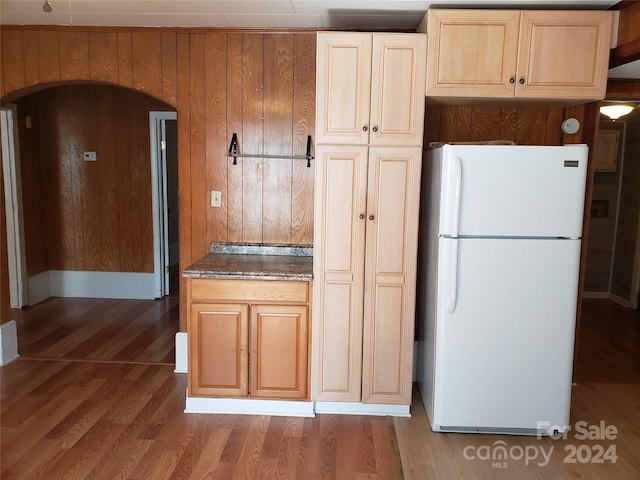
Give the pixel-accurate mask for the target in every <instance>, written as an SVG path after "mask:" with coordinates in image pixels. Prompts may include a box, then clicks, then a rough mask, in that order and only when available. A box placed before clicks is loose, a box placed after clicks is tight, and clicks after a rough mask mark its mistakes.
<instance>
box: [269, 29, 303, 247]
mask: <svg viewBox="0 0 640 480" xmlns="http://www.w3.org/2000/svg"><path fill="white" fill-rule="evenodd" d="M263 38H264V40H263V41H264V51H265V52H270V53H269V55H266V56H265V57H264V60H263V61H264V67H263V71H264V88H263V91H264V106H263V121H264V139H265V143H264V150H263V151H264V153H265V154H266V155H292V153H293V145H292V140H293V139H292V128H291V127H292V125H293V49H294V38H293V36H292V35H265V36H264V37H263ZM296 161H299V160H296ZM292 169H293V160H290V159H279V158H278V159H274V158H268V159H265V160H264V161H263V182H262V188H263V192H262V195H263V199H265V200H267V201H264V202H263V205H262V222H263V227H262V241H263V242H265V243H283V244H289V243H291V208H292V207H291V197H292V192H291V181H292Z"/></svg>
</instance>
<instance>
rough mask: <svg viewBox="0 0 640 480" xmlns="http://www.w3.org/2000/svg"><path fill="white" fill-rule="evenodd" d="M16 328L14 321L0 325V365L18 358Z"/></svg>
mask: <svg viewBox="0 0 640 480" xmlns="http://www.w3.org/2000/svg"><path fill="white" fill-rule="evenodd" d="M19 356H20V355H18V329H17V328H16V321H15V320H10V321H8V322H7V323H3V324H2V325H0V365H3V366H4V365H7V364H8V363H11V362H13V361H14V360H15V359H16V358H18V357H19Z"/></svg>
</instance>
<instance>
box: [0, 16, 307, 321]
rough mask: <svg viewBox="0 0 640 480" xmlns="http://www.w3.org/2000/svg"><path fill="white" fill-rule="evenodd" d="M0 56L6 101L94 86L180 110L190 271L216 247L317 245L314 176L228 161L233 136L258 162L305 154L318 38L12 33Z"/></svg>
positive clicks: (184, 245) (183, 230) (7, 29)
mask: <svg viewBox="0 0 640 480" xmlns="http://www.w3.org/2000/svg"><path fill="white" fill-rule="evenodd" d="M0 48H1V52H2V60H1V61H2V65H1V66H2V71H1V72H0V73H1V75H0V76H1V79H0V80H1V81H0V96H1V97H2V102H6V101H11V100H14V99H16V98H19V97H21V96H24V95H25V94H27V93H30V92H33V91H35V90H38V89H41V88H43V86H55V85H58V84H60V83H62V82H78V81H80V82H85V81H93V82H100V83H107V84H114V85H120V86H123V87H128V88H132V89H134V90H139V91H141V92H144V93H147V94H149V95H151V96H153V97H155V98H157V99H160V100H163V101H164V102H165V103H167V104H168V105H171V106H173V107H175V108H176V110H177V112H178V164H179V165H178V168H179V172H178V177H179V196H180V212H179V215H180V265H181V267H182V268H184V267H186V266H188V265H189V264H191V263H192V262H193V261H195V260H197V259H198V258H200V257H202V256H203V255H205V254H206V253H207V252H208V245H209V242H211V241H251V242H256V241H257V242H265V243H291V244H311V243H312V239H313V168H306V162H304V161H290V160H266V159H265V160H263V159H244V160H239V161H238V165H235V166H232V165H231V161H230V160H229V159H227V157H226V156H225V153H226V151H227V150H228V146H229V141H230V139H231V134H232V133H233V132H236V133H237V134H238V137H239V143H240V149H241V151H243V152H246V153H253V152H255V153H265V154H266V153H276V154H280V153H282V154H289V153H293V154H295V155H298V154H304V153H305V148H306V138H307V135H312V134H313V132H314V128H315V126H314V119H315V32H302V33H296V32H283V33H264V32H251V33H241V32H224V31H205V30H194V31H188V30H183V29H181V30H170V29H116V28H97V27H73V28H69V27H30V26H27V27H20V26H3V28H2V32H1V46H0ZM211 190H220V191H221V192H222V208H216V209H214V208H211V207H209V192H210V191H211ZM182 287H184V284H182ZM181 292H182V293H184V290H183V289H182V288H181ZM183 307H184V305H183ZM184 314H185V312H184V311H182V315H181V320H182V321H181V330H184V329H185V324H184V318H185V315H184Z"/></svg>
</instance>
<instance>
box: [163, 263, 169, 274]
mask: <svg viewBox="0 0 640 480" xmlns="http://www.w3.org/2000/svg"><path fill="white" fill-rule="evenodd" d="M164 274H165V275H169V267H168V266H167V265H165V267H164Z"/></svg>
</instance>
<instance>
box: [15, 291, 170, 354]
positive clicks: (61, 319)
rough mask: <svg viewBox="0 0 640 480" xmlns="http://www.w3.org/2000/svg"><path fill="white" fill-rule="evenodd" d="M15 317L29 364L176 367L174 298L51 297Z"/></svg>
mask: <svg viewBox="0 0 640 480" xmlns="http://www.w3.org/2000/svg"><path fill="white" fill-rule="evenodd" d="M12 314H13V318H14V319H15V320H16V324H17V328H18V349H19V352H20V356H21V357H22V358H24V359H26V358H39V359H65V360H93V361H111V362H128V363H135V362H142V363H160V364H165V365H173V364H175V334H176V332H177V331H178V316H179V306H178V298H175V297H165V298H163V299H162V300H113V299H94V298H91V299H90V298H48V299H47V300H44V301H42V302H40V303H37V304H36V305H34V306H31V307H27V308H24V309H20V310H12Z"/></svg>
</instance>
